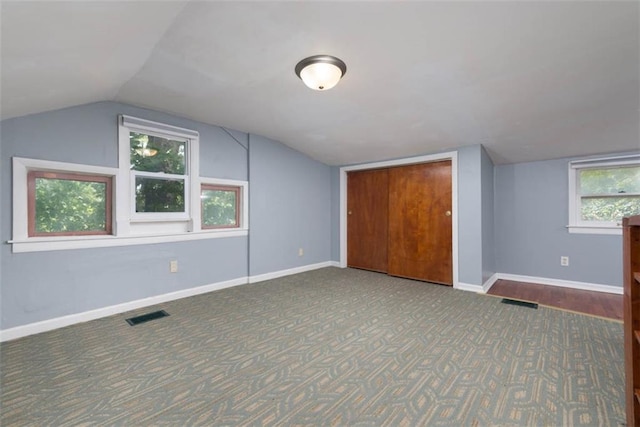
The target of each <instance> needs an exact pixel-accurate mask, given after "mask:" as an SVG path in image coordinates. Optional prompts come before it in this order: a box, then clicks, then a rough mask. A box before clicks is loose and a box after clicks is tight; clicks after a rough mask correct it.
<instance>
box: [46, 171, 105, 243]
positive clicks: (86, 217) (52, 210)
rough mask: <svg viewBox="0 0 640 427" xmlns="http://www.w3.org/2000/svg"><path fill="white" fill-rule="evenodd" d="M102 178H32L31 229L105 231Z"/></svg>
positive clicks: (54, 231) (49, 231) (84, 231)
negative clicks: (33, 205) (33, 191)
mask: <svg viewBox="0 0 640 427" xmlns="http://www.w3.org/2000/svg"><path fill="white" fill-rule="evenodd" d="M106 191H107V185H106V183H104V182H91V181H75V180H69V179H50V178H35V232H36V233H38V234H48V233H87V232H92V231H103V232H104V231H106V230H107V224H106V218H107V216H106V209H107V206H106Z"/></svg>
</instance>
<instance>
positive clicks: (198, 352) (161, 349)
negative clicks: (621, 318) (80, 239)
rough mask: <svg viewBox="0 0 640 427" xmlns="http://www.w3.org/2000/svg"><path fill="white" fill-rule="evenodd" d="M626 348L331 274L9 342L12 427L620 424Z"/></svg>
mask: <svg viewBox="0 0 640 427" xmlns="http://www.w3.org/2000/svg"><path fill="white" fill-rule="evenodd" d="M157 309H164V310H166V311H167V312H168V313H169V314H170V316H169V317H165V318H162V319H157V320H154V321H151V322H148V323H144V324H141V325H137V326H129V325H128V324H127V323H126V322H125V319H126V318H129V317H132V316H135V315H139V314H144V313H148V312H150V311H153V310H157ZM622 335H623V332H622V325H621V324H620V323H617V322H612V321H607V320H603V319H598V318H594V317H588V316H583V315H579V314H574V313H568V312H563V311H559V310H553V309H549V308H545V307H540V308H539V309H537V310H534V309H531V308H526V307H519V306H513V305H507V304H502V303H501V301H500V299H498V298H493V297H489V296H482V295H476V294H473V293H469V292H463V291H454V290H453V289H451V288H448V287H444V286H438V285H431V284H426V283H421V282H415V281H411V280H404V279H398V278H392V277H388V276H385V275H382V274H376V273H369V272H365V271H358V270H351V269H344V270H343V269H338V268H326V269H322V270H316V271H312V272H308V273H303V274H298V275H295V276H289V277H285V278H281V279H276V280H271V281H268V282H261V283H257V284H251V285H244V286H239V287H235V288H230V289H225V290H221V291H217V292H212V293H209V294H205V295H200V296H196V297H192V298H186V299H183V300H179V301H174V302H170V303H166V304H162V305H159V306H157V307H152V308H146V309H142V310H137V311H135V312H129V313H123V314H121V315H116V316H111V317H108V318H104V319H99V320H95V321H91V322H87V323H83V324H78V325H74V326H70V327H67V328H63V329H58V330H55V331H51V332H47V333H44V334H40V335H36V336H31V337H26V338H22V339H19V340H15V341H10V342H7V343H3V344H2V345H1V346H0V348H1V350H0V351H1V357H2V358H1V362H0V368H1V371H2V372H1V386H2V390H1V404H2V407H1V416H0V423H1V424H2V426H14V425H15V426H24V425H55V426H62V425H136V426H137V425H225V426H232V425H323V426H344V425H349V426H354V425H357V426H379V425H381V426H419V425H420V426H425V425H429V426H431V425H434V426H435V425H446V426H450V425H456V426H476V425H477V426H483V425H553V426H559V425H563V426H564V425H566V426H594V425H623V424H624V373H623V372H624V366H623V336H622Z"/></svg>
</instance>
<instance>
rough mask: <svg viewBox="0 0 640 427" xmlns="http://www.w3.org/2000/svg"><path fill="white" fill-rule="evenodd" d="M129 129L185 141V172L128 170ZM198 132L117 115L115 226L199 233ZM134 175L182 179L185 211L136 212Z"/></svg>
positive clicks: (139, 231) (125, 229)
mask: <svg viewBox="0 0 640 427" xmlns="http://www.w3.org/2000/svg"><path fill="white" fill-rule="evenodd" d="M130 132H139V133H144V134H148V135H154V136H160V137H163V138H167V139H175V140H179V141H185V143H186V144H185V149H186V155H185V160H186V170H185V175H174V174H158V173H147V172H143V171H134V170H132V169H131V157H130V142H129V135H130ZM199 139H200V135H199V133H198V132H196V131H194V130H191V129H185V128H179V127H176V126H170V125H166V124H163V123H158V122H152V121H150V120H145V119H139V118H136V117H131V116H125V115H121V116H119V118H118V141H119V146H118V161H119V170H120V172H119V178H120V179H119V186H118V190H117V192H116V195H117V201H116V206H118V208H117V210H116V226H117V230H119V231H122V232H123V233H124V234H133V235H154V234H164V233H168V234H171V233H186V232H198V231H200V230H201V228H200V198H199V197H197V196H196V195H199V194H200V179H199V172H200V144H199ZM136 176H146V177H150V178H156V177H157V178H162V177H166V179H172V178H173V179H184V181H185V183H184V188H185V195H184V197H185V211H184V212H158V213H153V212H145V213H140V212H136V211H135V206H136V205H135V203H136V200H135V179H136Z"/></svg>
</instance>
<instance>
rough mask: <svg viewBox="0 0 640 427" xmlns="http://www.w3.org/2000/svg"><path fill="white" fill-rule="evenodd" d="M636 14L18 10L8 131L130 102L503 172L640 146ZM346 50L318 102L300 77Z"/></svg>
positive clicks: (473, 8)
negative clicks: (19, 123)
mask: <svg viewBox="0 0 640 427" xmlns="http://www.w3.org/2000/svg"><path fill="white" fill-rule="evenodd" d="M639 5H640V3H639V2H636V1H630V2H584V1H582V2H548V1H538V2H503V1H497V2H488V1H480V2H420V1H414V2H403V1H387V2H366V1H354V2H342V1H338V2H325V1H315V2H314V1H307V2H282V1H259V2H218V1H215V2H214V1H182V2H178V1H168V2H167V1H164V2H153V1H128V2H111V1H105V2H100V1H83V2H58V1H46V2H18V1H16V2H11V1H2V3H1V37H2V45H1V47H2V50H1V57H0V60H1V63H0V67H1V68H0V71H1V86H0V101H1V104H0V106H1V116H2V118H3V119H6V118H10V117H16V116H21V115H26V114H33V113H38V112H43V111H48V110H53V109H58V108H63V107H69V106H74V105H80V104H85V103H90V102H96V101H105V100H113V101H119V102H124V103H129V104H133V105H137V106H141V107H147V108H151V109H155V110H159V111H165V112H169V113H173V114H176V115H178V116H183V117H187V118H191V119H195V120H199V121H202V122H206V123H210V124H214V125H220V126H224V127H228V128H233V129H237V130H240V131H244V132H251V133H257V134H260V135H263V136H267V137H270V138H273V139H275V140H278V141H281V142H283V143H285V144H287V145H289V146H291V147H293V148H295V149H297V150H299V151H301V152H303V153H306V154H308V155H309V156H311V157H313V158H315V159H318V160H320V161H322V162H325V163H327V164H334V165H336V164H349V163H356V162H364V161H374V160H381V159H389V158H397V157H404V156H411V155H416V154H424V153H430V152H435V151H439V150H446V149H451V148H455V147H460V146H465V145H472V144H478V143H481V144H483V145H485V147H486V148H487V149H488V151H489V153H490V155H491V157H492V158H493V160H494V162H496V163H514V162H524V161H533V160H543V159H551V158H559V157H566V156H578V155H588V154H600V153H608V152H616V151H634V150H638V149H640V142H639V130H638V129H639V116H640V107H639V104H640V102H639V98H640V84H639V80H640V70H639V51H640V43H639V25H638V22H639V16H640V10H639V8H640V6H639ZM315 54H330V55H334V56H337V57H339V58H341V59H342V60H344V61H345V62H346V64H347V73H346V75H345V77H344V78H343V80H342V81H341V82H340V83H339V84H338V86H336V87H335V88H333V89H331V90H329V91H326V92H316V91H312V90H310V89H308V88H306V87H305V86H304V85H303V84H302V82H301V81H300V80H299V79H298V77H297V76H296V75H295V74H294V71H293V69H294V66H295V65H296V63H297V62H298V61H299V60H301V59H302V58H305V57H307V56H311V55H315Z"/></svg>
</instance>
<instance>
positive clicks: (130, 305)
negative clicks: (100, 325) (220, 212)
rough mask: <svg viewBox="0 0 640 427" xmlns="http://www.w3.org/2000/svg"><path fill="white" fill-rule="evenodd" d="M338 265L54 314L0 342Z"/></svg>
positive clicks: (2, 333) (1, 333) (1, 336)
mask: <svg viewBox="0 0 640 427" xmlns="http://www.w3.org/2000/svg"><path fill="white" fill-rule="evenodd" d="M339 265H340V263H339V262H337V261H326V262H321V263H318V264H310V265H304V266H301V267H296V268H291V269H288V270H280V271H276V272H273V273H267V274H260V275H258V276H251V277H246V276H245V277H239V278H237V279H232V280H227V281H224V282H218V283H212V284H210V285H204V286H198V287H196V288H189V289H184V290H181V291H176V292H170V293H168V294H162V295H157V296H153V297H149V298H142V299H139V300H135V301H129V302H125V303H122V304H117V305H112V306H109V307H103V308H98V309H95V310H90V311H85V312H82V313H77V314H70V315H67V316H62V317H56V318H54V319H48V320H43V321H41V322H35V323H29V324H28V325H23V326H16V327H15V328H9V329H4V330H0V342H4V341H9V340H14V339H17V338H22V337H26V336H28V335H34V334H39V333H41V332H47V331H51V330H53V329H58V328H63V327H65V326H69V325H74V324H76V323H82V322H88V321H89V320H95V319H100V318H102V317H107V316H112V315H114V314H119V313H124V312H126V311H131V310H136V309H138V308H144V307H148V306H151V305H156V304H162V303H164V302H168V301H174V300H177V299H181V298H186V297H191V296H194V295H200V294H205V293H207V292H213V291H218V290H220V289H225V288H230V287H233V286H238V285H245V284H247V283H256V282H261V281H263V280H269V279H275V278H277V277H283V276H289V275H291V274H297V273H303V272H305V271H311V270H316V269H318V268H324V267H338V266H339Z"/></svg>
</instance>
